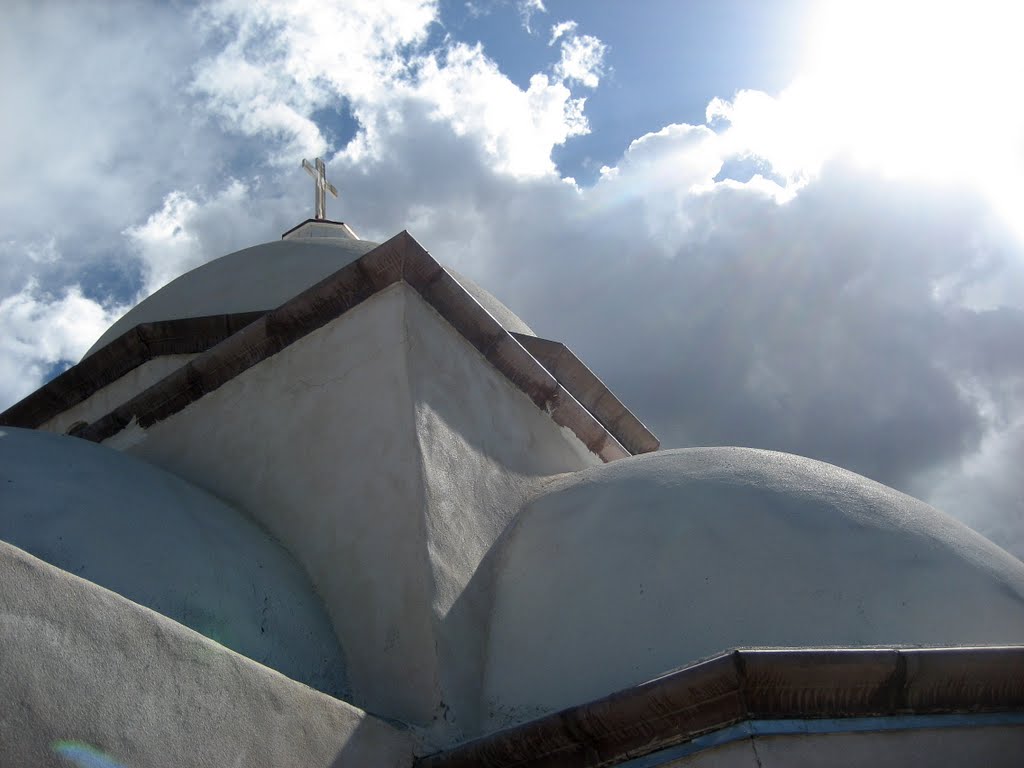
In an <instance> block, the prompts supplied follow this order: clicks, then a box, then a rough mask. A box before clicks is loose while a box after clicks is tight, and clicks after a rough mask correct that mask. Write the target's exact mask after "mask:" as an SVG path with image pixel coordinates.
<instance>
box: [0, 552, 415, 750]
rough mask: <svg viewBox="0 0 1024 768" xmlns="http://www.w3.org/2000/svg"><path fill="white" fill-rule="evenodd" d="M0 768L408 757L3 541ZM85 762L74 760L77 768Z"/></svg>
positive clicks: (319, 701)
mask: <svg viewBox="0 0 1024 768" xmlns="http://www.w3.org/2000/svg"><path fill="white" fill-rule="evenodd" d="M0 649H2V652H0V691H3V706H2V707H0V764H2V765H3V766H5V768H39V767H40V766H53V768H64V767H65V766H68V765H70V764H71V762H70V761H69V760H67V759H65V758H64V757H61V756H59V755H58V751H59V750H61V749H62V748H66V745H67V742H69V741H70V742H78V743H81V744H84V745H87V747H89V748H91V749H93V750H96V751H97V752H98V753H99V754H102V755H105V756H106V757H107V758H108V759H109V760H110V761H113V762H112V763H101V762H100V761H96V762H93V763H89V764H90V765H93V764H95V765H100V764H117V765H123V766H127V767H129V768H147V767H150V766H151V767H152V768H164V767H165V766H171V765H173V766H178V767H180V768H189V767H190V766H194V767H195V768H207V767H208V766H260V767H266V768H270V767H271V766H274V767H275V768H292V767H293V766H298V765H301V766H310V767H311V768H319V767H321V766H322V767H323V768H327V767H328V766H380V767H381V768H390V767H395V768H397V767H398V766H407V765H409V764H410V763H411V754H412V744H411V742H410V739H409V738H408V736H407V735H406V734H405V733H403V732H401V731H398V730H396V729H395V728H394V727H392V726H390V725H388V724H386V723H383V722H381V721H379V720H377V719H376V718H373V717H371V716H368V715H366V714H365V713H363V712H361V711H360V710H358V709H356V708H355V707H352V706H350V705H347V704H345V703H343V702H341V701H338V700H336V699H333V698H331V697H330V696H326V695H324V694H322V693H319V692H317V691H314V690H313V689H312V688H308V687H306V686H304V685H301V684H299V683H296V682H294V681H292V680H289V679H287V678H285V677H283V676H282V675H279V674H277V673H276V672H274V671H273V670H270V669H268V668H266V667H263V666H261V665H259V664H256V663H255V662H253V661H251V660H249V659H246V658H245V657H243V656H240V655H238V654H236V653H234V652H232V651H230V650H227V649H225V648H224V647H222V646H220V645H218V644H216V643H214V642H212V641H210V640H208V639H206V638H204V637H202V636H201V635H199V634H197V633H195V632H193V631H191V630H189V629H186V628H185V627H183V626H181V625H180V624H177V623H175V622H173V621H171V620H169V619H167V618H165V617H163V616H161V615H159V614H157V613H154V612H153V611H150V610H148V609H146V608H143V607H141V606H138V605H136V604H135V603H132V602H130V601H128V600H126V599H124V598H122V597H120V596H118V595H115V594H114V593H112V592H109V591H107V590H105V589H102V588H100V587H97V586H96V585H94V584H91V583H89V582H86V581H84V580H82V579H79V578H77V577H75V576H72V575H70V574H68V573H66V572H65V571H62V570H59V569H57V568H54V567H53V566H50V565H47V564H46V563H44V562H42V561H41V560H38V559H36V558H34V557H32V556H31V555H28V554H26V553H25V552H23V551H21V550H20V549H17V548H15V547H12V546H10V545H8V544H4V543H2V542H0ZM80 764H85V763H80Z"/></svg>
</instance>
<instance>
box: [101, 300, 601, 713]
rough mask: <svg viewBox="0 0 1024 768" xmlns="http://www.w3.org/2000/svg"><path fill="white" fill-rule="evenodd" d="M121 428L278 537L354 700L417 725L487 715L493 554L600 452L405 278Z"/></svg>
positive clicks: (147, 452) (138, 449) (137, 449)
mask: <svg viewBox="0 0 1024 768" xmlns="http://www.w3.org/2000/svg"><path fill="white" fill-rule="evenodd" d="M117 438H118V441H119V442H118V445H119V446H120V447H123V448H125V449H126V450H129V451H131V452H133V453H135V454H136V455H138V456H140V457H142V458H145V459H146V460H148V461H151V462H153V463H155V464H158V465H160V466H163V467H166V468H167V469H169V470H171V471H172V472H174V473H176V474H179V475H181V476H182V477H185V478H187V479H189V480H191V481H192V482H195V483H197V484H198V485H201V486H202V487H205V488H207V489H209V490H211V491H213V492H214V493H216V494H217V495H218V496H221V497H223V498H225V499H227V500H228V501H230V502H231V503H233V504H235V505H236V506H238V507H239V508H242V509H245V510H247V511H248V512H250V513H251V514H252V515H254V516H255V517H256V518H257V519H258V520H259V521H260V522H261V523H262V524H263V525H265V526H266V527H267V528H268V530H270V531H271V532H272V533H273V534H274V535H275V536H276V537H277V538H279V539H280V540H281V541H282V542H283V543H284V544H285V546H286V547H287V548H288V550H289V551H291V552H292V553H293V554H294V555H295V556H296V557H297V558H298V559H299V560H300V561H301V562H302V563H303V565H304V566H305V568H306V569H307V572H308V573H309V574H310V576H311V578H312V580H313V582H314V584H315V586H316V588H317V590H318V591H319V592H320V594H321V595H322V596H323V597H324V601H325V603H326V604H327V606H328V611H329V612H330V615H331V618H332V621H333V624H334V626H335V629H336V632H337V634H338V636H339V638H340V639H341V643H342V646H343V647H344V648H345V655H346V661H347V663H348V672H349V680H350V682H351V685H352V692H353V697H354V698H353V701H355V702H356V703H357V704H359V705H360V706H364V707H365V708H367V709H368V710H370V711H373V712H377V713H380V714H386V715H388V716H393V717H399V718H402V719H404V720H406V721H408V722H413V723H419V724H430V723H431V722H433V721H434V720H435V718H436V719H438V720H439V721H440V722H441V723H442V724H443V723H445V722H450V721H451V720H452V719H453V718H454V717H455V715H456V713H455V712H454V711H453V710H455V709H460V713H459V714H460V716H461V717H464V718H466V719H467V721H470V722H471V721H472V720H473V719H474V718H476V717H477V712H476V709H477V706H478V702H479V680H480V675H481V671H482V653H483V652H482V647H481V643H482V642H483V635H484V632H485V631H486V626H487V621H486V615H485V613H486V605H487V604H488V603H489V594H488V590H489V586H488V582H487V579H486V577H484V576H482V577H481V578H480V579H477V580H475V583H474V584H473V585H470V581H471V580H472V579H473V578H474V574H475V572H476V569H477V565H478V564H479V562H480V559H481V558H483V557H484V555H485V553H486V552H487V550H488V548H489V547H490V544H491V543H492V542H493V541H494V540H495V539H496V538H497V536H498V535H499V534H500V532H501V530H502V529H503V528H504V527H505V525H506V524H507V522H508V520H510V519H511V518H512V517H513V516H514V514H515V513H516V511H517V510H518V508H519V506H520V504H521V502H522V500H523V498H525V496H526V495H527V493H528V492H529V491H530V490H531V489H532V488H533V485H534V484H535V483H536V482H537V479H538V477H540V476H541V475H549V474H552V473H560V472H565V471H570V470H573V469H578V468H581V467H583V466H586V465H588V464H593V463H598V462H599V459H598V458H597V457H596V456H593V455H592V454H590V453H589V452H588V451H587V450H586V448H585V447H584V446H583V445H582V444H581V443H580V442H579V441H578V440H577V439H576V438H575V437H574V436H573V435H571V434H570V433H567V431H566V430H563V429H561V428H560V427H558V426H557V425H555V424H554V422H553V421H552V420H551V419H550V417H549V416H548V415H547V414H545V413H543V412H542V411H540V410H539V409H538V408H537V406H536V405H535V404H533V403H532V402H531V401H530V400H529V399H528V398H527V397H526V396H525V395H524V394H523V393H522V392H520V391H519V390H517V389H515V388H514V387H513V386H512V385H511V384H510V383H509V382H508V381H507V380H505V379H504V377H502V375H501V374H500V373H498V372H497V371H496V370H494V369H493V367H492V366H491V365H490V364H489V363H488V362H487V361H486V360H485V359H484V358H483V357H482V356H481V355H480V354H479V352H477V351H476V350H475V349H473V348H472V347H471V346H470V345H469V344H468V343H467V342H466V341H465V340H464V339H463V338H462V337H461V336H460V335H459V334H458V333H457V332H455V331H454V329H452V328H451V327H450V326H449V325H448V324H447V323H446V322H445V321H444V320H443V319H442V318H441V317H440V316H439V315H437V314H436V313H435V312H434V311H433V310H432V309H430V308H429V307H428V306H427V305H426V304H425V302H423V300H422V299H421V298H420V297H419V295H418V294H416V293H415V292H414V291H413V290H412V289H410V288H409V287H408V286H406V285H405V284H404V283H402V284H397V285H395V286H392V287H391V288H388V289H386V290H384V291H382V292H381V293H379V294H377V295H375V296H374V297H372V298H371V299H369V300H367V301H366V302H364V303H363V304H360V305H359V306H358V307H356V308H355V309H353V310H351V311H350V312H348V313H346V314H345V315H343V316H341V317H340V318H338V319H337V320H335V321H332V322H331V323H328V324H327V325H326V326H324V327H323V328H320V329H318V330H316V331H314V332H313V333H311V334H309V335H308V336H306V337H304V338H303V339H301V340H300V341H299V342H297V343H295V344H293V345H291V346H289V347H287V348H285V349H284V350H283V351H281V352H280V353H278V354H277V355H274V356H272V357H270V358H267V359H266V360H263V361H262V362H261V363H259V364H258V365H256V366H254V367H253V368H250V369H249V370H247V371H245V372H244V373H243V374H241V375H240V376H238V377H236V378H235V379H233V380H231V381H229V382H228V383H226V384H225V385H223V386H222V387H220V388H218V389H217V390H215V391H213V392H211V393H209V394H207V395H206V396H204V397H203V398H201V399H200V400H198V401H196V402H195V403H192V404H191V405H189V406H188V407H187V408H185V409H184V410H183V411H181V412H179V413H177V414H175V415H174V416H172V417H170V418H168V419H166V420H165V421H163V422H159V423H157V424H155V425H153V426H152V427H151V428H150V429H148V430H143V429H141V428H139V427H137V426H135V427H130V428H129V429H127V430H124V431H123V432H122V433H120V434H119V435H118V436H117ZM224 457H231V460H230V461H224ZM474 595H475V597H474ZM443 727H444V726H443V725H442V728H443Z"/></svg>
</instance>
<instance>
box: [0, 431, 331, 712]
mask: <svg viewBox="0 0 1024 768" xmlns="http://www.w3.org/2000/svg"><path fill="white" fill-rule="evenodd" d="M0 540H2V541H6V542H8V543H10V544H13V545H15V546H17V547H20V548H21V549H23V550H26V551H28V552H30V553H31V554H33V555H35V556H36V557H39V558H42V559H43V560H45V561H46V562H48V563H50V564H52V565H55V566H57V567H59V568H61V569H63V570H65V571H69V572H71V573H74V574H75V575H77V576H81V577H82V578H84V579H87V580H89V581H92V582H94V583H96V584H99V585H100V586H103V587H106V588H107V589H110V590H113V591H114V592H117V593H118V594H120V595H122V596H124V597H126V598H128V599H130V600H133V601H134V602H136V603H139V604H141V605H145V606H146V607H148V608H152V609H153V610H155V611H159V612H160V613H162V614H164V615H165V616H168V617H169V618H171V619H174V620H175V621H178V622H181V623H182V624H184V625H186V626H189V627H191V628H192V629H194V630H196V631H197V632H200V633H202V634H204V635H206V636H207V637H210V638H212V639H215V640H217V641H218V642H220V643H222V644H224V645H226V646H228V647H230V648H232V649H233V650H235V651H238V652H239V653H242V654H244V655H246V656H248V657H250V658H252V659H254V660H256V661H259V662H260V663H262V664H266V665H267V666H269V667H272V668H274V669H276V670H278V671H280V672H282V673H284V674H286V675H288V676H289V677H291V678H293V679H295V680H298V681H299V682H302V683H305V684H307V685H311V686H313V687H315V688H317V689H319V690H321V691H324V692H325V693H329V694H331V695H334V696H340V697H344V696H345V694H346V693H347V684H346V677H345V664H344V658H343V654H342V650H341V648H340V647H339V645H338V641H337V638H336V637H335V635H334V631H333V628H332V626H331V623H330V621H329V619H328V616H327V612H326V610H325V608H324V605H323V603H322V601H321V600H320V597H319V595H317V594H316V592H315V591H314V590H313V587H312V585H311V584H310V582H309V579H308V578H307V577H306V574H305V572H304V571H303V569H302V568H301V566H300V565H299V564H298V563H297V562H296V561H295V559H294V558H293V557H291V556H290V555H289V554H288V553H287V552H286V551H285V550H284V548H282V547H281V545H280V544H279V543H278V542H276V541H274V540H273V539H272V538H271V537H270V536H268V535H267V533H266V531H264V530H262V529H261V528H259V526H257V525H256V524H255V523H253V521H252V520H250V519H249V518H248V517H247V516H245V515H243V514H241V513H240V512H238V511H237V510H235V509H232V508H231V507H229V506H228V505H227V504H225V503H224V502H222V501H220V500H219V499H217V498H215V497H213V496H211V495H210V494H208V493H206V492H204V491H202V490H200V489H199V488H196V487H195V486H193V485H190V484H189V483H187V482H185V481H184V480H182V479H181V478H178V477H175V476H173V475H171V474H169V473H167V472H164V471H162V470H160V469H158V468H156V467H154V466H151V465H150V464H147V463H145V462H143V461H139V460H138V459H135V458H132V457H131V456H125V455H124V454H122V453H120V452H118V451H113V450H110V449H109V448H106V447H104V446H99V445H95V444H94V443H90V442H87V441H85V440H81V439H78V438H75V437H67V436H64V435H53V434H49V433H46V432H40V431H37V430H27V429H12V428H9V427H5V428H2V429H0Z"/></svg>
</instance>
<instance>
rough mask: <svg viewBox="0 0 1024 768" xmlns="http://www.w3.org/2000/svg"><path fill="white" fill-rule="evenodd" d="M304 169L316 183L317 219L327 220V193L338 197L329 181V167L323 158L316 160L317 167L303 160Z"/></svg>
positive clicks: (336, 191)
mask: <svg viewBox="0 0 1024 768" xmlns="http://www.w3.org/2000/svg"><path fill="white" fill-rule="evenodd" d="M302 167H303V168H305V169H306V173H308V174H309V175H310V176H312V177H313V179H314V180H315V181H316V217H315V218H317V219H320V220H323V219H326V218H327V193H328V192H330V193H331V194H332V195H334V196H335V197H337V196H338V190H336V189H335V188H334V185H333V184H331V182H329V181H328V180H327V166H326V165H324V161H323V158H322V157H318V158H316V167H315V168H314V167H313V166H312V165H310V162H309V160H306V159H303V161H302Z"/></svg>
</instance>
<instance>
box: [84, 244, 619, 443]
mask: <svg viewBox="0 0 1024 768" xmlns="http://www.w3.org/2000/svg"><path fill="white" fill-rule="evenodd" d="M400 280H401V281H404V282H405V283H406V284H407V285H409V286H410V287H411V288H412V289H414V290H415V291H417V292H418V293H419V294H420V296H422V297H423V298H424V300H426V301H427V303H429V304H430V305H431V306H432V307H433V308H434V309H435V310H437V312H438V313H439V314H440V315H441V316H442V317H443V318H444V319H445V320H446V321H447V322H448V323H449V324H450V325H451V326H452V327H453V328H454V329H455V330H456V331H457V332H458V333H460V334H461V335H462V336H463V337H464V338H466V340H467V341H469V343H470V344H472V345H473V346H474V347H475V348H476V349H477V350H478V351H479V352H480V353H481V354H482V355H483V356H484V357H485V358H486V359H487V360H488V361H489V362H490V363H491V365H493V366H494V367H495V368H497V369H498V371H500V372H501V373H502V374H503V375H504V376H505V377H506V378H507V379H508V380H509V381H510V382H511V383H512V384H513V385H514V386H516V387H517V388H518V389H520V390H521V391H522V392H524V393H525V394H526V395H527V396H528V397H529V398H530V399H531V400H533V402H534V403H535V404H536V405H537V407H539V408H541V409H543V410H546V411H548V412H549V413H550V414H551V417H552V418H553V419H554V421H555V422H556V423H557V424H559V425H561V426H565V427H568V428H569V429H570V430H572V431H573V433H574V434H576V436H577V437H579V439H580V440H581V441H582V442H583V443H584V444H585V445H586V446H587V447H588V448H589V449H590V450H591V451H593V452H594V453H595V454H596V455H597V456H599V457H601V458H602V459H603V460H604V461H613V460H615V459H619V458H623V457H625V456H628V455H629V451H628V450H626V448H624V447H623V446H622V444H621V443H620V442H619V441H618V440H617V439H616V437H615V436H614V435H612V434H611V433H610V432H609V431H608V429H607V428H606V427H605V426H604V425H602V424H601V423H600V422H599V421H598V420H597V419H596V418H595V417H594V416H593V414H592V413H591V412H590V411H589V410H587V408H586V407H584V406H583V405H582V404H580V403H579V402H578V401H577V400H576V398H575V397H574V396H573V395H572V393H570V392H569V391H567V390H566V389H565V388H564V387H562V386H561V385H560V384H559V383H558V381H557V380H556V378H555V377H554V376H553V375H552V374H551V373H550V372H549V371H548V369H547V368H545V367H544V365H542V364H541V363H540V362H539V361H538V360H537V359H536V358H535V357H534V356H533V355H532V354H530V352H529V351H527V349H526V348H525V347H524V346H523V345H522V344H521V343H520V342H519V340H517V339H516V338H515V337H514V336H513V335H512V334H510V333H509V332H508V331H507V330H505V329H504V328H503V327H502V326H501V324H500V323H498V321H497V320H495V319H494V318H493V317H492V316H491V315H490V313H489V312H488V311H487V310H486V309H485V308H484V307H482V306H481V305H480V304H479V303H478V302H477V301H476V299H475V298H474V297H473V296H472V295H471V294H470V293H469V292H468V291H466V290H465V289H464V288H463V287H462V286H461V285H460V284H459V283H458V281H457V280H456V279H455V278H454V277H452V276H451V275H450V274H449V273H447V272H446V271H445V270H444V268H443V267H441V265H440V264H438V263H437V261H436V260H434V258H433V257H431V256H430V254H429V253H428V252H427V251H426V250H425V249H424V248H423V247H422V246H421V245H420V244H419V243H417V242H416V240H415V239H414V238H413V237H412V236H411V235H410V234H409V233H408V232H405V231H403V232H400V233H399V234H397V235H395V236H394V237H393V238H391V239H390V240H388V241H387V242H385V243H382V244H381V245H379V246H377V247H376V248H374V249H373V250H371V251H368V252H367V253H365V254H363V255H362V256H361V257H360V258H359V259H357V260H356V261H354V262H352V263H350V264H348V265H346V266H344V267H342V268H341V269H339V270H338V271H337V272H335V273H334V274H332V275H329V276H328V277H326V278H324V279H323V280H321V281H320V282H319V283H317V284H316V285H313V286H311V287H310V288H307V289H306V290H305V291H303V292H302V293H300V294H298V295H297V296H295V297H293V298H292V299H289V300H288V301H286V302H285V303H284V304H282V305H281V306H280V307H278V308H277V309H274V310H271V311H269V312H266V313H257V317H256V318H255V319H254V320H253V321H252V322H250V323H249V324H248V325H246V326H245V327H244V328H242V329H241V330H239V331H238V332H237V333H235V334H233V335H231V336H228V337H227V338H224V339H222V340H220V341H219V343H217V344H214V345H212V346H210V347H208V348H207V349H205V350H204V351H202V352H201V353H200V354H199V355H197V356H196V357H195V358H193V359H192V360H191V361H190V362H188V363H186V364H185V365H184V366H182V367H181V368H180V369H178V370H177V371H174V372H173V373H171V374H170V375H168V376H167V377H165V378H164V379H162V380H160V381H159V382H157V383H156V384H154V385H153V386H152V387H150V388H149V389H147V390H145V391H143V392H141V393H139V394H138V395H136V396H135V397H133V398H132V399H130V400H129V401H128V402H126V403H124V404H122V405H121V406H119V407H118V408H116V409H115V410H113V411H111V412H110V413H108V414H107V415H105V416H103V417H102V418H100V419H97V420H96V421H94V422H93V423H92V424H90V425H89V426H88V427H86V428H85V429H83V430H81V431H80V432H79V433H78V436H79V437H83V438H85V439H87V440H92V441H94V442H103V441H104V440H107V439H108V438H110V437H113V436H114V435H115V434H117V433H118V432H120V431H121V430H122V429H124V428H125V427H126V426H128V425H129V424H131V423H132V422H136V423H137V424H138V425H139V426H141V427H143V428H147V427H149V426H151V425H153V424H155V423H156V422H158V421H162V420H163V419H166V418H167V417H169V416H171V415H172V414H174V413H177V412H178V411H180V410H182V409H183V408H185V407H186V406H187V405H189V404H190V403H192V402H195V401H196V400H198V399H199V398H201V397H202V396H203V395H205V394H207V393H208V392H212V391H214V390H216V389H217V388H218V387H220V386H222V385H223V384H224V383H226V382H227V381H230V380H231V379H233V378H234V377H235V376H237V375H239V374H240V373H242V372H243V371H245V370H246V369H248V368H251V367H252V366H254V365H256V364H257V363H259V362H260V361H262V360H264V359H266V358H267V357H270V356H271V355H274V354H276V353H277V352H280V351H281V350H282V349H284V348H285V347H287V346H289V345H290V344H293V343H294V342H296V341H298V340H299V339H301V338H302V337H304V336H306V335H307V334H309V333H311V332H312V331H314V330H316V329H317V328H320V327H321V326H323V325H326V324H327V323H328V322H330V321H331V320H334V319H335V318H337V317H339V316H340V315H342V314H344V313H345V312H347V311H348V310H349V309H351V308H352V307H355V306H357V305H358V304H360V303H362V302H363V301H365V300H366V299H368V298H370V297H371V296H373V295H374V294H376V293H378V292H379V291H381V290H384V289H385V288H387V287H388V286H390V285H394V284H395V283H396V282H398V281H400ZM126 335H127V334H126ZM115 343H116V342H115ZM110 346H113V345H110ZM106 350H107V348H106V347H105V348H104V349H103V350H100V351H99V352H97V353H96V355H93V357H96V356H99V355H101V354H102V355H104V356H106V354H107V353H106ZM89 359H91V358H89ZM83 364H84V362H83V363H81V364H80V365H83Z"/></svg>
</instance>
